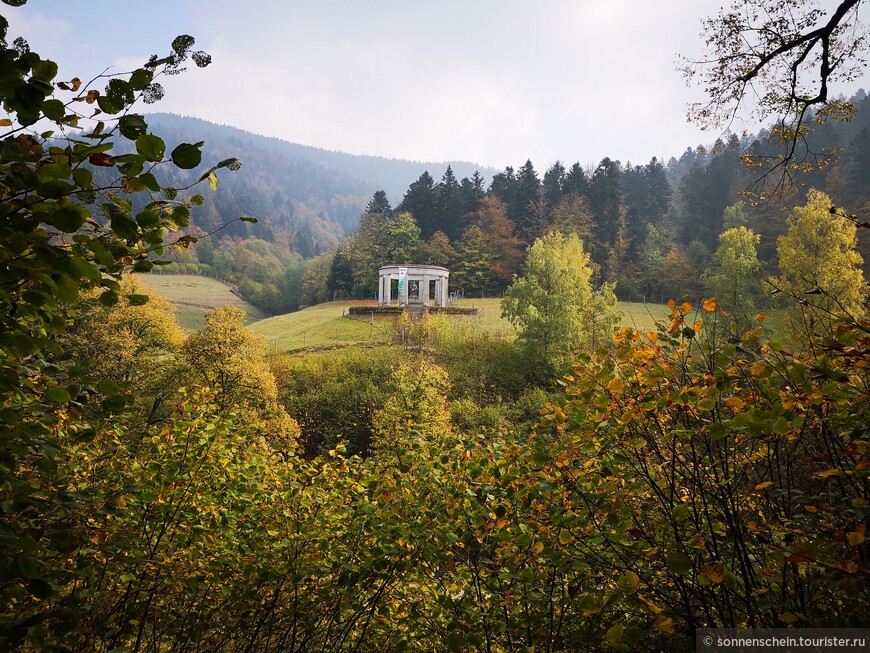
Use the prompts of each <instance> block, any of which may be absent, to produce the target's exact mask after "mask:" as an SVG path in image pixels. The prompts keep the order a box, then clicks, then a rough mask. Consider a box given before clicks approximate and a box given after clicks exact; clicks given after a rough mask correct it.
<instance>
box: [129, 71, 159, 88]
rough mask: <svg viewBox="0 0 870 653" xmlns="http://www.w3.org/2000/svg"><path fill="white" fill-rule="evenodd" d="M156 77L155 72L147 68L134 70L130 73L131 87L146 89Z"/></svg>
mask: <svg viewBox="0 0 870 653" xmlns="http://www.w3.org/2000/svg"><path fill="white" fill-rule="evenodd" d="M153 79H154V72H153V71H151V70H147V69H145V68H139V69H138V70H134V71H133V74H132V75H130V87H131V88H133V89H134V90H136V91H141V90H144V89H145V88H146V87H147V86H148V84H150V83H151V81H152V80H153Z"/></svg>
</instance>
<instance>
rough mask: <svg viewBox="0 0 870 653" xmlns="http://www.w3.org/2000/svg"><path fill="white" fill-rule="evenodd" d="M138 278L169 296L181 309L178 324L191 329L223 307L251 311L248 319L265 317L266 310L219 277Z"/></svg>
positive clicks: (148, 276)
mask: <svg viewBox="0 0 870 653" xmlns="http://www.w3.org/2000/svg"><path fill="white" fill-rule="evenodd" d="M136 278H137V279H138V280H139V281H141V282H142V283H143V284H145V285H146V286H148V287H150V288H152V289H153V290H156V291H157V292H159V293H160V294H161V295H163V296H164V297H166V299H168V300H169V301H170V302H172V304H173V305H174V306H175V307H176V308H177V309H178V313H176V318H177V319H178V323H179V324H180V325H181V326H182V327H183V328H185V329H187V330H188V331H196V330H197V329H200V328H202V326H203V325H204V324H205V314H206V312H207V311H210V310H211V309H213V308H218V307H220V306H226V305H227V304H229V305H230V306H236V307H238V308H241V309H242V310H243V311H245V312H246V313H247V314H248V321H249V322H254V321H256V320H261V319H263V317H264V315H263V313H262V312H261V311H260V310H259V309H258V308H256V307H255V306H252V305H251V304H249V303H248V302H246V301H245V300H244V299H242V298H240V297H239V296H238V295H235V294H233V292H232V289H231V288H230V286H228V285H227V284H225V283H223V282H221V281H218V280H217V279H209V278H208V277H199V276H194V275H181V274H162V275H158V274H139V275H136Z"/></svg>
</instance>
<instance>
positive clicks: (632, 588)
mask: <svg viewBox="0 0 870 653" xmlns="http://www.w3.org/2000/svg"><path fill="white" fill-rule="evenodd" d="M616 586H617V587H618V588H619V591H620V592H622V593H623V594H634V593H635V592H637V590H638V588H639V587H640V576H638V575H637V574H636V573H634V572H633V571H627V572H625V573H624V574H622V576H620V577H619V580H618V581H616Z"/></svg>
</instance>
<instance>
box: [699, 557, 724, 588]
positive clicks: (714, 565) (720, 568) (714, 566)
mask: <svg viewBox="0 0 870 653" xmlns="http://www.w3.org/2000/svg"><path fill="white" fill-rule="evenodd" d="M701 573H702V574H704V575H705V576H706V577H707V578H709V579H710V582H711V583H713V584H714V585H718V584H719V583H721V582H722V581H723V580H725V565H723V564H722V563H721V562H708V563H707V564H706V565H704V566H703V567H701Z"/></svg>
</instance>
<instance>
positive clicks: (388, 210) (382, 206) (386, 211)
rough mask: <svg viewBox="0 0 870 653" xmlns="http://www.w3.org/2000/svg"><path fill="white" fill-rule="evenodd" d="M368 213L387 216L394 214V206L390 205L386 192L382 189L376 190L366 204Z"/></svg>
mask: <svg viewBox="0 0 870 653" xmlns="http://www.w3.org/2000/svg"><path fill="white" fill-rule="evenodd" d="M366 213H380V214H381V215H383V216H384V217H386V218H390V217H392V216H393V207H391V206H390V201H389V200H388V199H387V194H386V192H384V191H382V190H379V191H377V192H375V194H374V195H373V196H372V199H371V200H369V203H368V204H367V205H366Z"/></svg>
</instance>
